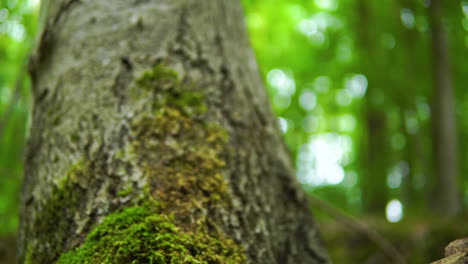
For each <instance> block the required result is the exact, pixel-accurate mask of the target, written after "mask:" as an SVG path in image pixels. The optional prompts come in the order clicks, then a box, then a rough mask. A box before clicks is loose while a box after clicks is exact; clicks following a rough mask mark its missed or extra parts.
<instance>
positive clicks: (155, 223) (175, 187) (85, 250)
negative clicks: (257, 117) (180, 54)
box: [57, 66, 246, 264]
mask: <svg viewBox="0 0 468 264" xmlns="http://www.w3.org/2000/svg"><path fill="white" fill-rule="evenodd" d="M136 84H137V85H138V86H140V87H141V88H144V90H146V91H150V92H151V94H152V96H153V100H154V104H153V106H152V107H153V108H152V109H153V111H152V113H147V114H143V115H142V116H140V118H138V119H136V120H135V121H134V122H133V124H132V129H131V142H130V145H131V147H130V149H131V152H132V153H125V152H122V153H120V155H124V156H125V155H128V154H130V155H131V156H133V157H137V159H138V166H139V167H140V169H141V170H142V171H143V174H144V177H145V179H146V181H147V186H146V187H145V189H144V190H143V191H142V190H134V189H130V190H127V189H122V190H121V191H120V192H118V193H117V196H127V195H129V194H131V193H135V192H140V193H144V195H143V196H141V199H139V201H136V202H135V203H134V206H131V207H128V208H124V209H120V210H119V211H118V212H115V213H112V214H110V215H108V216H106V217H105V218H104V219H103V221H102V223H101V224H98V225H97V226H95V228H94V229H93V230H92V231H91V232H90V233H89V235H88V236H87V238H86V240H85V242H84V243H83V244H82V245H81V246H80V247H79V248H76V249H74V250H72V251H69V252H67V253H65V254H63V255H62V256H61V257H60V258H59V260H58V262H57V263H59V264H64V263H70V264H74V263H90V264H94V263H115V264H120V263H161V264H165V263H200V264H205V263H206V264H208V263H210V264H211V263H212V264H215V263H219V264H223V263H236V264H237V263H246V255H245V252H244V249H243V248H242V246H241V245H240V244H238V243H236V242H235V241H234V240H233V239H231V238H229V235H227V233H226V232H225V230H224V229H223V227H222V226H220V224H221V223H223V217H225V216H224V215H222V213H223V212H225V211H229V210H230V209H231V206H232V204H231V199H230V197H229V192H228V186H227V183H226V181H225V178H224V176H223V171H224V169H225V167H226V162H225V158H224V156H223V155H225V153H226V152H227V149H228V145H227V142H228V134H227V132H226V131H225V130H224V129H223V128H222V127H220V126H219V125H218V124H214V123H211V122H207V121H205V120H204V119H205V118H204V116H203V115H204V113H205V111H206V109H207V107H206V105H205V104H204V98H203V95H202V93H200V92H198V91H196V90H194V89H193V88H194V87H193V86H192V85H189V84H188V82H186V81H182V80H180V79H179V78H178V77H177V75H176V73H175V72H174V71H172V70H170V69H167V68H165V67H164V66H156V67H154V68H152V69H151V70H150V71H148V72H146V73H144V74H143V75H142V76H141V77H140V78H138V79H136ZM135 204H136V205H135Z"/></svg>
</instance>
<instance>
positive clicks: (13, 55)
mask: <svg viewBox="0 0 468 264" xmlns="http://www.w3.org/2000/svg"><path fill="white" fill-rule="evenodd" d="M36 20H37V6H34V5H31V4H28V1H26V0H18V1H5V0H3V1H0V219H2V220H1V222H2V224H1V225H0V236H2V235H6V234H8V233H10V234H12V233H15V232H16V229H17V227H18V217H17V213H18V203H19V190H20V184H21V178H22V174H23V165H22V161H23V157H22V156H23V148H24V145H25V136H26V124H27V117H28V115H27V113H28V108H29V81H28V79H27V76H26V74H22V72H23V73H24V71H25V66H26V63H25V60H26V57H27V53H28V51H29V49H30V47H31V46H32V42H33V39H34V34H35V31H36V24H37V22H36Z"/></svg>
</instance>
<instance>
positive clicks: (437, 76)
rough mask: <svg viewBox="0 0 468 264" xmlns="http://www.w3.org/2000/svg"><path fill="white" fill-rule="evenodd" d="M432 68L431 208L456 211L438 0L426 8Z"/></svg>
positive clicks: (452, 128)
mask: <svg viewBox="0 0 468 264" xmlns="http://www.w3.org/2000/svg"><path fill="white" fill-rule="evenodd" d="M430 12H431V14H430V16H431V30H432V32H431V33H432V53H433V58H434V60H433V68H434V82H435V86H434V94H433V121H432V122H433V130H434V153H435V160H436V164H435V166H436V177H435V182H434V192H435V195H434V196H433V197H432V202H431V204H433V205H434V206H433V207H434V209H435V210H436V211H438V212H440V213H443V214H444V215H446V216H453V215H455V214H457V213H459V211H460V208H461V207H460V193H459V190H458V187H457V185H458V184H457V183H458V164H457V163H458V150H457V128H456V118H455V100H454V97H453V88H452V79H451V65H450V59H449V54H448V49H449V47H448V40H447V36H446V33H445V30H444V25H443V21H442V1H439V0H433V1H432V2H431V8H430Z"/></svg>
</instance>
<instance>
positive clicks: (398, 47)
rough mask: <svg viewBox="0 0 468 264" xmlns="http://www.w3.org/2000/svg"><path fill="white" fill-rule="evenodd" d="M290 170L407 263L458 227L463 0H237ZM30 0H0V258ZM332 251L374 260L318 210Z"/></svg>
mask: <svg viewBox="0 0 468 264" xmlns="http://www.w3.org/2000/svg"><path fill="white" fill-rule="evenodd" d="M243 2H244V6H245V10H246V23H247V25H248V28H249V31H250V35H251V41H252V45H253V46H254V49H255V51H256V54H257V59H258V61H259V64H260V67H261V70H262V74H263V76H264V79H265V83H266V84H267V87H268V92H269V95H270V98H271V102H272V107H273V109H274V111H275V113H276V114H277V115H278V122H279V125H280V126H281V129H282V131H283V133H284V138H285V140H286V142H287V143H288V145H289V147H290V150H291V155H292V157H293V158H294V159H295V161H296V169H297V177H298V179H299V181H300V182H301V184H302V185H303V187H304V188H305V189H306V190H307V192H308V193H309V194H310V195H311V196H314V197H319V198H320V199H322V200H325V201H327V202H328V203H330V204H332V205H333V206H335V207H337V208H340V209H341V210H342V211H343V212H346V213H347V214H349V215H352V216H354V217H356V218H358V219H359V221H362V222H363V223H364V224H366V225H371V226H372V228H374V229H376V230H377V231H379V232H380V233H382V234H383V236H384V237H386V239H387V240H389V241H390V242H391V243H393V244H394V245H395V246H396V247H397V249H398V250H399V251H400V252H401V254H402V255H403V256H405V258H406V260H407V262H408V263H428V262H430V261H433V260H436V259H438V258H441V257H442V255H443V247H444V246H445V245H446V244H447V243H448V242H449V241H451V240H454V239H455V238H458V237H466V236H468V225H466V224H463V223H464V222H466V220H467V218H468V216H467V213H466V207H467V205H468V181H467V180H466V176H464V175H467V174H468V92H466V87H467V84H468V60H467V57H468V56H467V55H468V53H467V51H468V1H456V0H454V1H442V0H381V1H370V0H359V1H358V0H307V1H306V0H287V1H286V0H243ZM39 4H40V2H39V0H0V262H1V263H14V248H15V247H14V236H15V232H16V230H17V223H18V220H17V210H18V208H17V207H18V206H17V205H18V199H19V198H18V197H19V190H20V185H21V178H22V173H23V171H22V155H23V147H24V144H25V136H26V133H27V123H28V111H29V109H30V100H29V80H28V77H27V74H25V65H26V59H27V55H28V52H29V50H30V48H31V46H32V43H33V40H34V38H35V33H36V28H37V17H38V11H39V9H38V7H39ZM314 211H315V212H316V215H317V218H318V221H319V222H320V224H321V227H322V234H323V236H324V238H325V240H326V241H327V244H328V248H329V251H330V254H331V256H332V258H333V259H334V262H335V263H384V261H383V260H382V257H383V254H382V253H381V249H379V248H378V247H377V246H376V245H375V243H374V242H372V241H369V240H368V239H367V238H366V236H364V235H363V234H361V233H359V232H355V231H353V230H350V229H349V228H348V227H346V226H345V225H343V223H341V222H338V221H336V220H337V219H336V217H333V216H330V215H329V214H327V213H328V212H327V211H326V210H324V211H322V210H321V208H314Z"/></svg>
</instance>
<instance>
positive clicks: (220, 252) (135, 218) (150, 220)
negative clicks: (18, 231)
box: [57, 202, 245, 264]
mask: <svg viewBox="0 0 468 264" xmlns="http://www.w3.org/2000/svg"><path fill="white" fill-rule="evenodd" d="M159 210H160V206H159V205H158V204H157V203H155V202H147V203H145V204H143V205H141V206H136V207H130V208H127V209H124V210H123V211H121V212H117V213H114V214H111V215H108V216H107V217H106V218H105V219H104V221H103V222H102V223H101V224H100V225H98V226H97V227H96V228H95V229H94V230H93V231H92V232H91V233H90V234H89V235H88V237H87V239H86V241H85V243H84V244H83V245H82V246H81V247H80V248H78V249H76V250H74V251H70V252H68V253H66V254H64V255H62V257H61V258H60V259H59V260H58V262H57V263H58V264H86V263H90V264H91V263H100V264H116V263H149V264H153V263H154V264H156V263H158V264H166V263H167V264H169V263H188V264H189V263H194V264H195V263H197V264H198V263H200V264H205V263H207V264H208V263H245V258H244V255H243V252H242V251H241V250H239V247H238V246H237V245H236V244H235V243H234V242H233V241H232V240H229V239H226V238H219V237H217V236H216V235H212V234H209V233H206V232H184V231H183V230H181V228H179V227H178V226H177V225H176V224H175V220H174V218H173V217H172V216H170V215H167V214H160V213H158V211H159Z"/></svg>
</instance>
